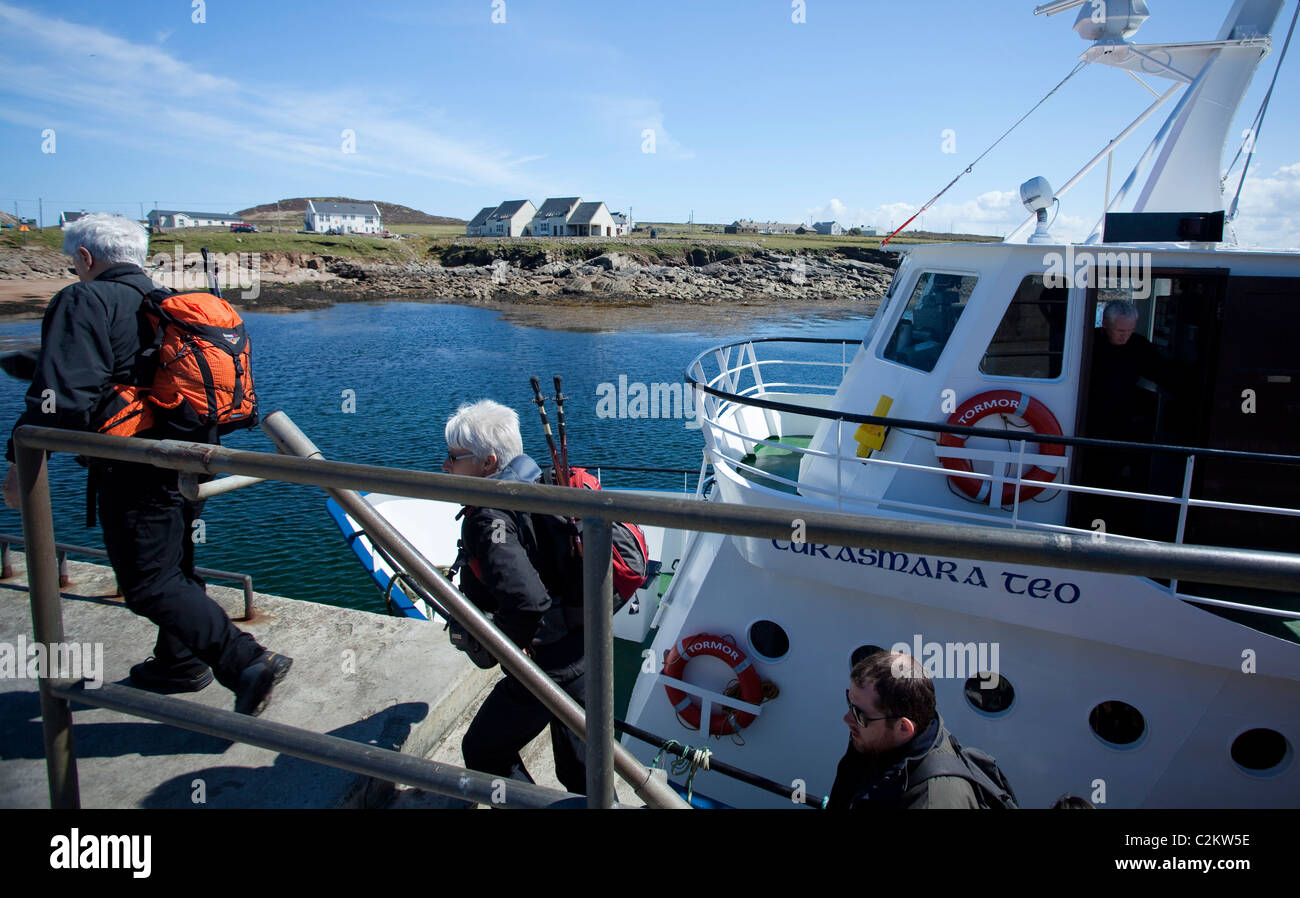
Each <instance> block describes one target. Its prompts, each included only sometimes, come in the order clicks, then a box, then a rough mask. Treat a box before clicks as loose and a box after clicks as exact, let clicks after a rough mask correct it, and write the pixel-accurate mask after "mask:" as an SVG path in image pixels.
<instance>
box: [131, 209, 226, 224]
mask: <svg viewBox="0 0 1300 898" xmlns="http://www.w3.org/2000/svg"><path fill="white" fill-rule="evenodd" d="M148 221H149V227H151V228H225V227H229V226H230V225H232V224H238V223H240V222H242V221H243V219H242V218H240V217H239V216H238V215H224V214H222V213H220V212H179V211H176V210H174V209H153V210H151V211H150V212H149V215H148Z"/></svg>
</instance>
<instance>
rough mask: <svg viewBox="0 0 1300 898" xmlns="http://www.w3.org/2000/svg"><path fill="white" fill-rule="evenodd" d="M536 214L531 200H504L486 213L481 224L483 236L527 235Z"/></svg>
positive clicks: (535, 208)
mask: <svg viewBox="0 0 1300 898" xmlns="http://www.w3.org/2000/svg"><path fill="white" fill-rule="evenodd" d="M536 213H537V207H536V206H534V205H533V202H532V200H506V201H505V202H504V203H502V204H501V205H499V206H497V207H496V209H494V210H492V211H491V212H490V213H488V217H487V219H486V220H485V221H484V222H483V236H484V237H522V236H524V235H525V234H526V233H528V226H529V225H530V224H532V221H533V216H534V215H535V214H536Z"/></svg>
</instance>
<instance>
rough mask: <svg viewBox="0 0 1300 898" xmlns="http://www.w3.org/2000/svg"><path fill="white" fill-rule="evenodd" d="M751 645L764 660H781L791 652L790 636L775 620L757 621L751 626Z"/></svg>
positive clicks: (755, 652)
mask: <svg viewBox="0 0 1300 898" xmlns="http://www.w3.org/2000/svg"><path fill="white" fill-rule="evenodd" d="M749 645H750V647H751V648H752V649H753V650H754V654H756V655H758V657H760V658H762V659H763V660H764V661H780V660H781V659H782V658H784V657H785V656H786V655H788V654H790V637H789V635H788V634H787V633H786V632H785V630H784V629H783V628H782V627H781V625H780V624H778V623H776V622H775V621H770V620H761V621H755V622H754V623H753V624H751V625H750V627H749Z"/></svg>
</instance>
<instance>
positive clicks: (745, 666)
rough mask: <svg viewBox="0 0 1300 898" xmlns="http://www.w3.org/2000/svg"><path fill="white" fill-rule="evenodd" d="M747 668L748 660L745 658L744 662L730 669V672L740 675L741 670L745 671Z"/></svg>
mask: <svg viewBox="0 0 1300 898" xmlns="http://www.w3.org/2000/svg"><path fill="white" fill-rule="evenodd" d="M747 667H749V659H748V658H746V659H745V660H744V661H742V662H740V663H739V664H737V665H736V666H735V667H733V668H732V670H733V671H735V672H736V673H740V672H741V671H742V670H745V669H746V668H747Z"/></svg>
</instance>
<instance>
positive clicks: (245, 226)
mask: <svg viewBox="0 0 1300 898" xmlns="http://www.w3.org/2000/svg"><path fill="white" fill-rule="evenodd" d="M230 230H231V231H233V232H235V233H243V234H247V233H253V234H256V233H257V225H255V224H250V223H249V222H246V221H237V222H235V223H234V224H232V225H231V226H230Z"/></svg>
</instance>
